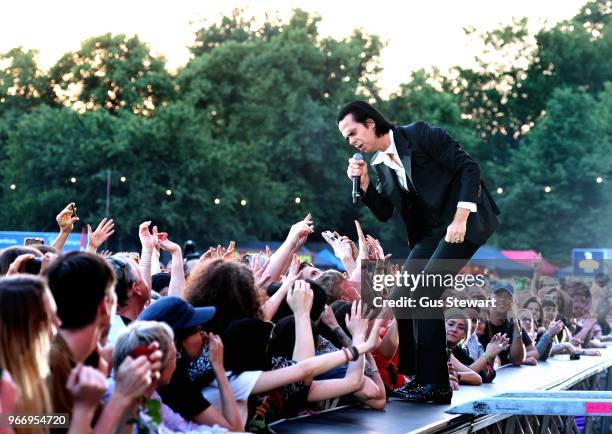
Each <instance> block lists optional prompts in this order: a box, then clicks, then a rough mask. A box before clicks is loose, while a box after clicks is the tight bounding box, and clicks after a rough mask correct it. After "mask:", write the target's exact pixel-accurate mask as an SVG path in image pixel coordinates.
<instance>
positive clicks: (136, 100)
mask: <svg viewBox="0 0 612 434" xmlns="http://www.w3.org/2000/svg"><path fill="white" fill-rule="evenodd" d="M49 76H50V83H49V86H50V89H51V90H52V92H53V96H54V99H55V101H56V102H57V103H59V104H63V105H66V106H69V107H73V108H74V109H76V110H78V111H80V112H82V111H85V110H100V109H106V110H108V111H109V112H111V113H113V114H116V113H118V112H119V111H121V110H126V111H129V112H133V113H135V114H141V115H144V116H150V115H152V114H153V112H154V111H155V109H156V108H157V107H159V106H160V105H162V104H164V103H166V102H167V101H168V100H170V99H172V97H173V92H174V89H173V86H172V79H171V77H170V75H169V73H168V72H167V71H166V69H165V60H164V59H163V58H162V57H155V56H153V55H152V54H151V53H150V50H149V47H148V46H147V45H146V44H144V43H142V42H141V41H140V39H138V37H137V36H133V37H128V36H127V35H115V36H113V35H111V34H110V33H107V34H104V35H102V36H97V37H94V38H90V39H87V40H85V41H84V42H83V43H82V44H81V49H80V50H78V51H76V52H72V53H66V54H65V55H64V56H62V58H61V59H60V60H59V61H58V62H57V64H56V65H54V66H53V67H52V68H51V70H50V71H49Z"/></svg>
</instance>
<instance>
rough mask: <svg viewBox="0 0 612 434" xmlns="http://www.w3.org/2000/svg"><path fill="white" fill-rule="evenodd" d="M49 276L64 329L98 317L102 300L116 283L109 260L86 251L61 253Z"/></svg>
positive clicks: (85, 324) (50, 269)
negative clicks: (97, 313)
mask: <svg viewBox="0 0 612 434" xmlns="http://www.w3.org/2000/svg"><path fill="white" fill-rule="evenodd" d="M46 275H47V279H48V281H49V289H51V292H52V293H53V297H54V298H55V302H56V303H57V314H58V316H59V318H60V320H61V321H62V328H65V329H69V330H74V329H80V328H83V327H85V326H87V325H89V324H91V323H92V322H93V321H94V320H95V319H96V312H97V310H98V306H99V305H100V302H101V301H102V300H103V299H104V297H105V296H107V295H109V291H112V285H113V284H114V283H115V276H114V274H113V270H111V268H110V266H109V265H108V264H107V262H106V261H105V260H104V259H102V258H101V257H100V256H98V255H93V254H91V253H84V252H70V253H66V254H65V255H62V256H60V257H59V258H57V259H56V260H55V261H53V262H52V263H51V266H50V267H49V269H48V270H47V272H46Z"/></svg>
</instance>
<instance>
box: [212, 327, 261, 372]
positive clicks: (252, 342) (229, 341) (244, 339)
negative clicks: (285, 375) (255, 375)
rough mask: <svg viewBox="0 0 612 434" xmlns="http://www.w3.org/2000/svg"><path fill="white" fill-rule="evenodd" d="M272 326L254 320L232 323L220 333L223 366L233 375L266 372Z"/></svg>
mask: <svg viewBox="0 0 612 434" xmlns="http://www.w3.org/2000/svg"><path fill="white" fill-rule="evenodd" d="M272 327H273V324H272V323H270V322H267V321H262V320H260V319H255V318H245V319H241V320H238V321H232V322H231V323H229V325H228V326H227V327H226V329H225V330H224V331H223V332H222V333H221V339H222V341H223V364H224V365H225V369H226V370H228V371H232V372H233V373H234V374H238V373H242V372H244V371H260V370H262V371H268V370H270V368H271V367H272V357H271V356H270V354H269V352H268V346H269V343H270V334H271V332H272Z"/></svg>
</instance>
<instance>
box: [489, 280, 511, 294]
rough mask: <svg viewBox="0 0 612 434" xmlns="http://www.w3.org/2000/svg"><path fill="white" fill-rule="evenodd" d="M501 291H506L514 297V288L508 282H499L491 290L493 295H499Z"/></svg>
mask: <svg viewBox="0 0 612 434" xmlns="http://www.w3.org/2000/svg"><path fill="white" fill-rule="evenodd" d="M499 291H506V292H507V293H508V294H510V295H514V287H513V286H512V284H511V283H508V282H497V283H496V284H495V285H493V287H492V288H491V292H492V293H493V294H497V293H498V292H499Z"/></svg>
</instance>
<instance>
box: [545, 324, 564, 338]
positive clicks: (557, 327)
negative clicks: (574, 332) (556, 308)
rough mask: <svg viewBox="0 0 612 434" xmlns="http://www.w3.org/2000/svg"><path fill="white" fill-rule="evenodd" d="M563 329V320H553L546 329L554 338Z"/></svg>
mask: <svg viewBox="0 0 612 434" xmlns="http://www.w3.org/2000/svg"><path fill="white" fill-rule="evenodd" d="M561 330H563V321H561V320H559V321H553V322H551V323H550V325H549V326H548V329H547V330H546V334H547V335H548V336H550V337H551V338H552V337H553V336H555V335H556V334H558V333H560V332H561Z"/></svg>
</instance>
